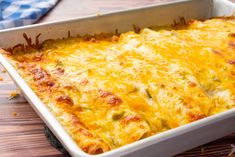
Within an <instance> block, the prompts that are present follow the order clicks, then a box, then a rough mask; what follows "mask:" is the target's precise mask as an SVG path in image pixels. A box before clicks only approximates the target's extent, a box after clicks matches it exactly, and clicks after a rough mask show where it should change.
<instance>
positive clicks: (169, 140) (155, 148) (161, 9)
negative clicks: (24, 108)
mask: <svg viewBox="0 0 235 157" xmlns="http://www.w3.org/2000/svg"><path fill="white" fill-rule="evenodd" d="M234 11H235V4H233V3H232V2H230V1H228V0H179V1H177V2H170V3H165V4H160V5H159V4H157V5H152V6H146V7H142V8H136V9H131V10H127V11H119V12H115V13H108V14H104V15H101V16H89V17H81V18H75V19H70V20H64V21H59V22H52V23H47V24H37V25H33V26H25V27H19V28H15V29H8V30H2V31H0V47H3V48H8V47H12V46H14V45H16V44H18V43H24V42H25V41H24V39H23V37H22V34H23V33H26V34H27V35H28V36H31V37H33V38H34V37H35V36H36V35H38V34H39V33H42V35H41V38H40V39H41V41H42V40H45V39H48V38H62V37H66V36H67V33H68V31H70V33H71V35H77V34H86V33H88V34H93V33H99V32H114V30H115V29H116V28H117V29H118V30H119V32H125V31H128V30H131V29H132V25H133V24H135V25H137V26H138V27H149V26H155V25H169V24H172V22H173V20H177V19H179V17H184V18H185V19H186V20H188V19H192V18H193V19H201V20H205V19H208V18H211V17H214V16H224V15H232V14H233V12H234ZM215 27H216V26H215ZM0 63H1V64H2V65H3V66H4V67H5V68H6V70H7V71H8V72H9V74H10V75H11V77H12V78H13V80H14V81H15V83H16V84H17V85H18V86H19V87H20V89H21V90H22V92H23V93H24V95H25V98H26V99H27V100H28V102H29V103H30V104H31V106H32V107H33V108H34V110H35V111H36V112H37V114H38V115H39V116H40V117H41V118H42V120H43V121H44V122H45V123H46V124H47V126H48V127H49V128H50V129H51V130H52V131H53V133H54V134H55V135H56V137H57V138H58V139H59V140H60V141H61V143H62V144H63V145H64V147H65V148H66V149H67V150H68V151H69V152H70V154H71V155H72V156H75V157H78V156H81V157H93V156H95V157H96V156H97V157H117V156H128V157H143V156H144V157H152V156H157V157H167V156H172V155H175V154H177V153H180V152H182V151H185V150H188V149H191V148H193V147H196V146H199V145H201V144H204V143H207V142H209V141H212V140H215V139H217V138H220V137H222V136H225V135H227V134H230V133H232V132H234V131H235V127H233V126H235V109H232V110H229V111H226V112H223V113H220V114H217V115H214V116H211V117H208V118H205V119H202V120H199V121H196V122H193V123H190V124H187V125H185V126H181V127H178V128H175V129H172V130H169V131H166V132H163V133H160V134H157V135H154V136H152V137H148V138H146V139H143V140H140V141H137V142H135V143H132V144H129V145H126V146H123V147H121V148H118V149H115V150H112V151H109V152H106V153H103V154H100V155H89V154H86V153H84V152H83V151H82V150H81V149H80V148H79V147H78V146H77V145H76V144H75V142H74V141H73V140H72V139H71V137H70V136H69V135H68V134H67V133H66V131H65V130H64V129H63V128H62V126H61V125H60V124H59V123H58V122H57V120H56V119H55V118H54V116H53V115H52V114H51V113H50V112H49V111H48V109H47V108H46V107H45V105H44V104H43V103H42V102H41V101H40V99H39V98H38V97H37V96H36V94H35V93H34V92H33V91H32V90H31V88H30V87H29V86H28V85H27V84H26V82H25V81H24V80H23V79H22V78H21V76H20V75H19V74H18V73H17V72H16V70H15V69H14V68H13V66H12V65H11V64H10V63H9V62H8V61H7V59H6V58H4V57H3V56H2V55H0Z"/></svg>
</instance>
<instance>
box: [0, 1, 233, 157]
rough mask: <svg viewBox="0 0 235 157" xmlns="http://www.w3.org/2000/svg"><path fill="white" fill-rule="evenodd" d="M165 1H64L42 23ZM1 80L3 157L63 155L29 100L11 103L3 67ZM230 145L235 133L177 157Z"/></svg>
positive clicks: (226, 149) (224, 152)
mask: <svg viewBox="0 0 235 157" xmlns="http://www.w3.org/2000/svg"><path fill="white" fill-rule="evenodd" d="M165 1H173V0H138V1H137V0H96V1H95V0H62V1H60V3H58V5H57V6H56V7H55V8H54V9H53V10H52V11H51V12H50V13H49V14H47V15H46V16H45V17H43V18H42V19H41V20H40V21H39V23H43V22H48V21H53V20H60V19H65V18H72V17H77V16H84V15H90V14H96V13H104V12H107V11H110V10H120V9H125V8H131V7H137V6H142V5H145V4H153V3H162V2H165ZM234 1H235V0H234ZM0 77H1V78H3V81H0V157H38V156H40V157H62V156H63V155H62V154H61V153H60V152H59V151H57V150H56V149H55V148H53V147H52V146H51V145H50V144H49V143H48V141H47V139H46V138H45V136H44V129H43V122H42V120H41V119H40V118H39V117H38V116H37V115H36V114H35V112H34V111H33V109H32V108H31V106H30V105H29V104H28V103H27V102H26V100H25V99H24V98H23V97H22V96H20V97H19V98H17V99H13V100H8V98H9V94H10V93H11V92H12V91H14V90H16V89H17V87H16V86H15V85H14V83H13V82H12V80H11V79H10V78H9V76H8V75H7V73H5V72H4V70H3V68H2V67H0ZM231 127H234V126H231ZM231 144H235V133H234V134H232V135H229V136H226V137H224V138H222V139H219V140H217V141H214V142H212V143H210V144H207V145H206V146H201V147H198V148H195V149H193V150H190V151H188V152H185V153H182V154H180V155H178V157H179V156H182V157H183V156H184V157H185V156H188V157H189V156H190V157H192V156H194V157H197V156H204V157H205V156H207V157H209V156H211V157H217V156H228V154H229V153H230V152H231Z"/></svg>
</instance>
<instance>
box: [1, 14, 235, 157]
mask: <svg viewBox="0 0 235 157" xmlns="http://www.w3.org/2000/svg"><path fill="white" fill-rule="evenodd" d="M136 32H138V33H136ZM136 32H132V31H130V32H126V33H122V34H121V35H120V36H118V35H117V34H116V35H113V36H112V35H111V34H106V33H101V34H99V35H94V36H90V35H86V36H84V37H69V38H66V39H56V40H46V41H44V42H43V43H42V44H40V45H38V42H37V44H36V45H33V44H32V41H31V39H30V38H28V37H27V36H26V35H24V36H25V38H26V39H27V40H28V43H29V45H28V46H24V45H22V44H19V45H18V46H15V47H14V48H13V49H10V51H9V52H6V51H4V50H1V53H3V54H5V55H6V56H7V57H8V58H9V59H10V61H11V63H12V64H13V65H14V66H15V68H17V69H18V71H19V73H20V74H21V75H22V77H23V78H24V79H25V80H26V81H27V82H28V84H29V85H30V87H31V88H32V89H33V90H34V91H35V93H36V94H37V95H38V96H39V97H40V98H41V100H42V101H43V102H44V103H45V105H46V106H47V107H48V108H49V110H50V111H51V112H52V113H53V114H54V115H55V117H56V118H57V119H58V121H59V122H60V123H61V124H62V125H63V126H64V128H65V129H66V131H67V132H68V133H69V134H70V135H71V136H72V138H73V139H74V140H75V141H76V142H77V144H78V145H79V146H80V147H81V148H82V149H83V150H84V151H85V152H87V153H90V154H99V153H103V152H106V151H109V150H112V149H115V148H118V147H120V146H123V145H126V144H128V143H132V142H135V141H138V140H140V139H142V138H146V137H148V136H151V135H154V134H157V133H160V132H163V131H165V130H169V129H172V128H175V127H178V126H182V125H185V124H187V123H190V122H193V121H196V120H199V119H202V118H204V117H207V116H210V115H214V114H217V113H219V112H223V111H226V110H228V109H231V108H233V107H234V105H235V35H234V34H235V20H234V18H233V17H230V18H215V19H211V20H207V21H203V22H201V21H197V20H192V21H190V23H189V24H186V25H184V26H179V25H178V24H177V26H176V27H175V28H174V27H173V28H170V27H166V29H163V28H161V29H158V30H155V29H154V27H153V29H149V28H144V29H142V30H140V31H139V30H138V31H136ZM29 41H30V42H29Z"/></svg>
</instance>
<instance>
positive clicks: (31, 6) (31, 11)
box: [0, 0, 58, 30]
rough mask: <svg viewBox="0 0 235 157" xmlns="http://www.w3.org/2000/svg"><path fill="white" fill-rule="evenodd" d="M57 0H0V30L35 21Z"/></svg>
mask: <svg viewBox="0 0 235 157" xmlns="http://www.w3.org/2000/svg"><path fill="white" fill-rule="evenodd" d="M57 1H58V0H0V30H1V29H6V28H11V27H18V26H24V25H29V24H32V23H35V22H36V21H37V20H38V19H40V18H41V17H42V16H43V15H45V14H46V13H47V12H48V11H49V10H50V9H51V8H53V7H54V6H55V5H56V3H57Z"/></svg>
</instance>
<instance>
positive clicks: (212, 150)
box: [44, 126, 235, 157]
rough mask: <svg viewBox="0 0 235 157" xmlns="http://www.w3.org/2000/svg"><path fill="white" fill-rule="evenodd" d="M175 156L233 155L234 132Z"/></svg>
mask: <svg viewBox="0 0 235 157" xmlns="http://www.w3.org/2000/svg"><path fill="white" fill-rule="evenodd" d="M44 132H45V136H46V137H47V139H48V141H49V142H50V144H51V145H52V146H53V147H55V148H56V149H57V150H59V151H60V152H62V153H63V154H64V155H65V156H66V157H70V155H69V153H68V152H67V151H66V149H65V148H64V147H63V145H62V144H61V143H60V142H59V140H57V138H56V137H55V135H54V134H53V133H52V132H51V131H50V129H49V128H48V127H47V126H45V131H44ZM175 157H235V133H234V134H231V135H229V136H226V137H223V138H221V139H218V140H216V141H213V142H211V143H208V144H205V145H202V146H199V147H197V148H194V149H192V150H189V151H186V152H184V153H181V154H179V155H176V156H175Z"/></svg>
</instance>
